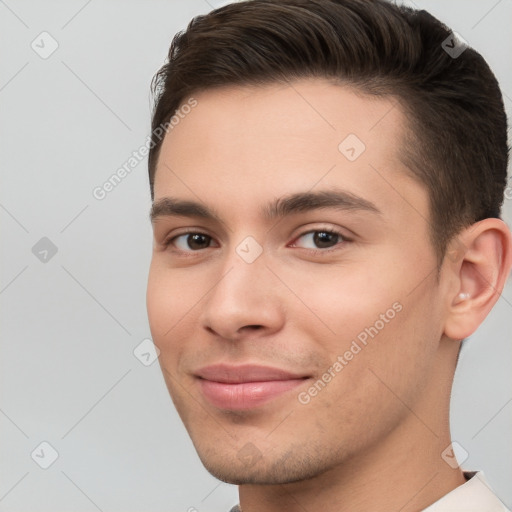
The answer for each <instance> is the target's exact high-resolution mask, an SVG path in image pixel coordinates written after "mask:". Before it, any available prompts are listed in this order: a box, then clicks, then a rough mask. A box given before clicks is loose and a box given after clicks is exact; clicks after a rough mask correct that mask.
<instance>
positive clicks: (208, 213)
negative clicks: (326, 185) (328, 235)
mask: <svg viewBox="0 0 512 512" xmlns="http://www.w3.org/2000/svg"><path fill="white" fill-rule="evenodd" d="M322 208H334V209H337V210H342V211H363V212H369V213H373V214H377V215H381V214H382V212H381V211H380V210H379V209H378V208H377V207H376V206H375V205H374V204H373V203H372V202H371V201H368V200H366V199H364V198H362V197H360V196H357V195H355V194H352V193H351V192H348V191H345V190H325V191H318V192H297V193H294V194H290V195H288V196H285V197H281V198H278V199H275V200H274V201H272V202H271V203H269V204H268V205H266V206H265V207H263V209H262V215H263V217H264V218H265V219H267V220H273V219H276V218H283V217H286V216H288V215H293V214H296V213H301V212H307V211H312V210H319V209H322ZM149 216H150V220H151V222H154V221H155V220H156V219H158V218H160V217H170V216H182V217H197V218H201V219H205V220H212V221H217V222H221V219H220V216H219V215H218V214H217V213H216V212H215V211H213V210H212V209H210V208H208V207H207V206H205V205H203V204H200V203H198V202H195V201H184V200H181V199H177V198H173V197H163V198H161V199H158V200H157V201H155V202H154V203H153V206H152V207H151V211H150V214H149Z"/></svg>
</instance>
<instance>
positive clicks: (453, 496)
mask: <svg viewBox="0 0 512 512" xmlns="http://www.w3.org/2000/svg"><path fill="white" fill-rule="evenodd" d="M464 476H465V478H466V480H467V482H466V483H465V484H462V485H459V487H456V488H455V489H453V491H451V492H449V493H448V494H446V495H445V496H443V497H442V498H441V499H439V500H437V501H436V502H435V503H433V504H432V505H430V506H429V507H427V508H426V509H424V510H423V512H510V511H509V510H508V509H507V507H505V505H504V504H503V503H502V502H501V501H500V499H499V498H498V497H497V496H496V494H495V493H494V491H493V490H492V489H491V487H490V485H489V484H488V483H487V481H486V479H485V477H484V473H483V471H464Z"/></svg>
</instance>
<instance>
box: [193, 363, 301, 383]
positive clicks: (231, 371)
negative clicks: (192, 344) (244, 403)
mask: <svg viewBox="0 0 512 512" xmlns="http://www.w3.org/2000/svg"><path fill="white" fill-rule="evenodd" d="M196 376H198V377H200V378H202V379H205V380H210V381H214V382H223V383H226V384H240V383H242V382H262V381H272V380H292V379H304V378H307V376H305V375H303V374H297V373H292V372H288V371H286V370H282V369H280V368H273V367H270V366H261V365H253V364H244V365H239V366H232V365H227V364H215V365H211V366H205V367H204V368H201V369H200V370H198V371H197V372H196Z"/></svg>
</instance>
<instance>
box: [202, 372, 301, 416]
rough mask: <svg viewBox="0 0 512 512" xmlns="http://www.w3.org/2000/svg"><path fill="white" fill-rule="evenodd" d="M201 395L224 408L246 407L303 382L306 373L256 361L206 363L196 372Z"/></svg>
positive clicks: (291, 388)
mask: <svg viewBox="0 0 512 512" xmlns="http://www.w3.org/2000/svg"><path fill="white" fill-rule="evenodd" d="M196 377H197V379H198V383H199V387H200V390H201V393H202V395H203V396H204V398H205V399H206V400H207V401H208V402H210V403H211V404H212V405H213V406H215V407H218V408H219V409H225V410H248V409H252V408H255V407H258V406H261V405H263V404H266V403H267V402H270V401H271V400H273V399H276V398H277V397H279V396H281V395H283V394H285V393H286V392H289V391H291V390H293V389H295V388H296V387H298V386H300V385H302V384H304V381H305V380H307V379H309V378H310V377H309V376H305V375H301V374H295V373H291V372H288V371H286V370H282V369H279V368H271V367H268V366H258V365H241V366H229V365H225V364H219V365H213V366H207V367H205V368H202V369H201V370H199V371H198V372H197V373H196Z"/></svg>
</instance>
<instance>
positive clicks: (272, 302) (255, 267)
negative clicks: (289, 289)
mask: <svg viewBox="0 0 512 512" xmlns="http://www.w3.org/2000/svg"><path fill="white" fill-rule="evenodd" d="M222 270H223V272H222V276H223V277H221V278H220V279H219V280H218V282H217V283H216V284H215V285H214V286H213V288H212V290H211V291H210V293H209V294H208V295H207V297H206V300H205V302H204V303H203V308H202V312H201V315H200V322H201V324H202V326H203V328H204V329H206V330H207V331H209V332H210V333H211V334H215V335H217V336H219V337H221V338H223V339H225V340H231V341H239V340H242V339H244V338H258V337H263V336H268V335H270V334H273V333H275V332H277V331H279V330H280V329H281V328H282V327H283V324H284V316H285V315H284V297H281V296H280V295H279V293H280V292H279V291H278V290H279V289H280V287H279V286H277V282H276V281H277V279H276V277H275V276H274V275H273V274H272V272H271V271H270V270H269V269H268V268H267V266H266V263H265V257H264V255H262V256H260V257H259V258H258V259H257V260H256V261H254V262H252V263H247V262H245V261H244V260H243V259H242V258H240V257H239V256H238V254H236V253H235V252H234V251H233V254H232V255H231V256H230V257H229V259H228V260H226V261H225V262H224V265H223V269H222Z"/></svg>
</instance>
